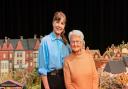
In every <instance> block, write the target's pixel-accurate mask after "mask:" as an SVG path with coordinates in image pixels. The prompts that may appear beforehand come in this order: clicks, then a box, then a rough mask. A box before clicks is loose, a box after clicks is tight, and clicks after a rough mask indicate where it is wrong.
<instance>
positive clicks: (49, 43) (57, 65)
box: [38, 32, 70, 75]
mask: <svg viewBox="0 0 128 89" xmlns="http://www.w3.org/2000/svg"><path fill="white" fill-rule="evenodd" d="M69 53H70V47H69V45H68V44H67V45H65V44H64V43H63V40H62V38H61V37H60V38H56V36H55V34H54V32H51V33H50V34H49V35H47V36H45V37H43V38H42V40H41V43H40V47H39V55H38V73H39V74H40V75H47V73H48V72H51V71H53V70H55V69H62V67H63V62H64V58H65V57H66V56H68V55H69Z"/></svg>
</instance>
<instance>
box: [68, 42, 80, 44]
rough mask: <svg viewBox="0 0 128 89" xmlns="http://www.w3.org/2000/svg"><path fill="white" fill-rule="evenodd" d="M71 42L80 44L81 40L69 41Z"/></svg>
mask: <svg viewBox="0 0 128 89" xmlns="http://www.w3.org/2000/svg"><path fill="white" fill-rule="evenodd" d="M70 43H71V44H81V41H70Z"/></svg>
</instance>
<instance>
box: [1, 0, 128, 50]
mask: <svg viewBox="0 0 128 89" xmlns="http://www.w3.org/2000/svg"><path fill="white" fill-rule="evenodd" d="M127 4H128V0H72V1H71V0H0V39H4V37H5V36H8V37H9V38H12V39H13V38H19V36H21V35H22V36H23V37H24V38H32V37H33V35H34V34H37V36H40V35H42V36H44V35H46V34H48V33H49V32H51V31H52V26H51V23H52V17H53V13H54V12H55V11H59V10H62V11H63V12H65V13H66V15H67V19H68V20H67V27H66V34H68V32H69V31H71V30H72V29H80V30H82V31H83V33H84V34H85V40H86V45H87V46H89V47H90V48H91V49H100V50H101V52H104V51H105V49H106V48H107V47H108V46H111V44H116V45H118V44H120V43H121V42H122V41H123V40H124V41H125V42H127V41H128V39H127V38H128V31H127V28H128V26H127V23H128V6H127Z"/></svg>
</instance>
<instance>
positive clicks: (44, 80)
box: [41, 76, 50, 89]
mask: <svg viewBox="0 0 128 89" xmlns="http://www.w3.org/2000/svg"><path fill="white" fill-rule="evenodd" d="M41 80H42V82H43V85H44V88H45V89H50V87H49V84H48V79H47V76H41Z"/></svg>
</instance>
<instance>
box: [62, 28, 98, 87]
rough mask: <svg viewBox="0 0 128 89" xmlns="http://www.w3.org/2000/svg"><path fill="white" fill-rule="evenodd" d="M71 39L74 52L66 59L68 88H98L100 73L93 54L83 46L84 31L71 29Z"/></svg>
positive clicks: (65, 67) (65, 71)
mask: <svg viewBox="0 0 128 89" xmlns="http://www.w3.org/2000/svg"><path fill="white" fill-rule="evenodd" d="M69 41H70V46H71V50H72V53H71V54H70V55H69V56H67V57H66V58H65V60H64V79H65V85H66V89H98V74H97V71H96V67H95V64H94V61H93V56H92V54H90V53H89V52H88V51H86V50H85V49H84V47H83V44H84V35H83V33H82V32H81V31H79V30H73V31H71V32H70V33H69Z"/></svg>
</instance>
